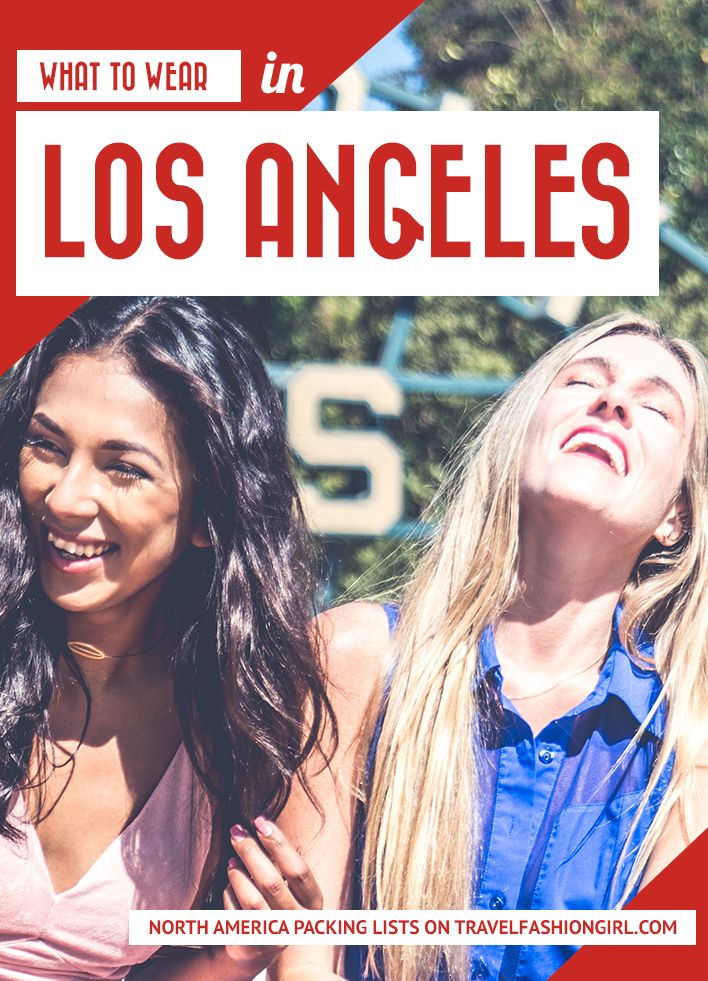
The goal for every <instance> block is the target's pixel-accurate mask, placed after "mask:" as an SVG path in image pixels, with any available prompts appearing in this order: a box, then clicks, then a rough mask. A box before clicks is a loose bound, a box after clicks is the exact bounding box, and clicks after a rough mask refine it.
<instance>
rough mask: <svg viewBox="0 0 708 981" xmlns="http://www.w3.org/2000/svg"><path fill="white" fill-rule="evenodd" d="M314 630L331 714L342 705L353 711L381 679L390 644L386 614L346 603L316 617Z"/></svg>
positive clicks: (375, 606) (380, 609)
mask: <svg viewBox="0 0 708 981" xmlns="http://www.w3.org/2000/svg"><path fill="white" fill-rule="evenodd" d="M316 629H317V633H318V642H319V645H320V647H321V649H322V652H323V658H324V663H325V670H326V672H327V677H328V681H329V687H330V697H331V698H332V702H333V704H334V706H335V710H338V709H340V707H341V703H342V701H344V702H346V703H348V704H349V707H350V708H354V705H356V703H361V702H362V701H366V699H368V697H369V695H370V694H371V693H372V691H374V689H375V688H376V686H377V684H379V683H380V681H381V679H382V677H383V672H384V670H385V661H386V654H387V653H388V649H389V644H390V636H389V625H388V618H387V616H386V611H385V610H384V608H383V607H382V606H380V605H379V604H378V603H368V602H357V603H347V604H346V605H344V606H338V607H335V608H334V609H331V610H328V611H327V612H326V613H322V614H320V616H319V617H318V618H317V623H316ZM352 703H354V704H352Z"/></svg>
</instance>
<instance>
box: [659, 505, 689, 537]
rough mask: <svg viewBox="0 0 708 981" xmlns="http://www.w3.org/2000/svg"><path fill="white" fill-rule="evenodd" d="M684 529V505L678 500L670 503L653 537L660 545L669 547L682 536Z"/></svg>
mask: <svg viewBox="0 0 708 981" xmlns="http://www.w3.org/2000/svg"><path fill="white" fill-rule="evenodd" d="M685 531H686V505H685V504H684V502H683V500H678V501H676V502H675V503H674V504H672V505H671V508H670V510H669V511H668V513H667V515H666V517H665V518H664V520H663V521H662V522H661V524H660V525H659V527H658V528H657V529H656V531H655V532H654V538H655V539H656V540H657V542H658V543H659V544H660V545H663V546H664V547H665V548H669V547H670V546H671V545H675V544H676V543H677V542H678V541H680V540H681V538H682V537H683V534H684V532H685Z"/></svg>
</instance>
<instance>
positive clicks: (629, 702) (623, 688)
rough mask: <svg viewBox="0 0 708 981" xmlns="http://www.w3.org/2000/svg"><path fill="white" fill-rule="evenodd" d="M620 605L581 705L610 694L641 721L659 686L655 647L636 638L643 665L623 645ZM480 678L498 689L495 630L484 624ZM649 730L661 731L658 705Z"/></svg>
mask: <svg viewBox="0 0 708 981" xmlns="http://www.w3.org/2000/svg"><path fill="white" fill-rule="evenodd" d="M621 618H622V607H621V605H619V604H618V605H617V607H616V608H615V612H614V615H613V618H612V637H611V640H610V647H609V650H608V652H607V660H606V661H605V663H604V665H603V668H602V672H601V674H600V677H599V679H598V683H597V685H596V686H595V689H594V690H593V691H592V692H591V694H590V695H588V698H587V699H585V700H584V701H583V703H582V707H583V708H589V707H590V706H591V705H593V704H594V705H598V704H600V703H601V702H603V701H604V700H605V699H606V698H607V697H608V696H610V695H613V696H614V697H615V698H618V699H619V700H620V701H622V702H624V704H625V705H626V706H627V708H628V709H629V711H630V712H631V713H632V715H633V716H634V718H635V719H636V721H637V722H638V723H640V724H641V723H642V722H643V721H644V719H645V718H646V717H647V715H648V714H649V712H650V711H651V708H652V706H653V705H654V703H655V701H656V699H657V696H658V694H659V690H660V682H659V678H658V675H657V674H656V671H655V670H654V668H653V667H651V666H650V663H652V662H653V657H654V647H653V645H652V644H651V643H650V642H649V641H648V640H647V639H646V638H642V637H640V638H639V642H638V645H637V646H638V648H639V651H640V653H641V654H642V656H643V657H645V658H647V660H648V662H649V663H647V665H646V666H640V665H638V664H636V663H635V662H634V661H633V660H632V658H631V657H630V656H629V654H628V652H627V651H626V649H625V648H624V647H623V645H622V643H621V641H620V638H619V624H620V620H621ZM479 654H480V672H479V674H480V679H481V678H489V677H490V676H491V678H492V679H493V681H494V684H495V686H496V687H497V689H498V688H499V687H500V686H501V683H502V673H501V667H500V665H499V658H498V656H497V651H496V647H495V646H494V631H493V629H492V627H491V626H487V627H485V629H484V630H483V631H482V635H481V637H480V638H479ZM647 729H648V731H649V732H650V733H651V734H652V735H654V736H657V737H660V736H661V735H662V733H663V729H664V724H663V710H662V707H661V706H660V707H659V709H658V710H657V711H656V712H655V713H654V715H653V717H652V719H651V722H650V723H649V725H648V726H647Z"/></svg>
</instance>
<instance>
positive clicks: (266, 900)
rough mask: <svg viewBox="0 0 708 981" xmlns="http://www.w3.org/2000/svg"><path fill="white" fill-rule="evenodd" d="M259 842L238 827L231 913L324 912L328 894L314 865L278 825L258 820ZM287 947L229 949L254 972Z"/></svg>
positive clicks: (227, 901) (228, 896) (227, 904)
mask: <svg viewBox="0 0 708 981" xmlns="http://www.w3.org/2000/svg"><path fill="white" fill-rule="evenodd" d="M253 823H254V826H255V829H256V834H257V838H255V837H253V836H252V835H250V834H249V833H248V832H247V831H246V829H245V828H242V827H241V825H239V824H236V825H234V827H233V828H231V844H232V845H233V848H234V851H235V852H236V854H235V856H234V857H233V858H231V859H230V860H229V864H228V877H229V885H228V886H227V888H226V889H225V890H224V908H225V909H227V910H316V909H322V893H321V892H320V889H319V886H318V885H317V882H316V881H315V878H314V876H313V875H312V872H311V871H310V868H309V866H308V865H307V863H306V862H305V860H304V859H303V858H302V856H301V855H300V854H299V852H297V851H296V849H295V848H294V847H293V846H292V845H291V844H290V842H289V841H288V839H287V838H286V837H285V835H284V834H283V833H282V832H281V831H280V829H279V828H278V826H277V825H276V824H274V823H273V822H272V821H269V820H268V819H267V818H265V817H259V818H256V820H255V821H254V822H253ZM285 946H287V945H286V944H278V943H274V944H268V945H263V946H261V945H258V946H255V945H254V946H251V945H245V944H243V945H240V944H233V945H228V946H226V947H225V950H224V952H225V954H226V955H227V956H228V957H229V958H230V959H231V960H233V961H234V962H236V964H238V965H239V966H240V967H248V969H249V970H251V971H253V973H254V974H257V973H259V972H260V971H262V970H264V969H265V968H266V967H268V965H269V964H270V963H271V961H273V960H274V959H275V958H276V957H277V956H278V954H279V953H280V952H281V951H282V950H283V949H284V948H285Z"/></svg>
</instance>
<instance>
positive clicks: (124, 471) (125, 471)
mask: <svg viewBox="0 0 708 981" xmlns="http://www.w3.org/2000/svg"><path fill="white" fill-rule="evenodd" d="M106 469H107V470H111V471H113V473H115V474H117V475H118V476H119V477H122V478H124V479H125V480H150V479H151V478H150V475H149V474H147V473H145V471H144V470H141V469H140V467H136V466H133V464H132V463H125V462H124V461H122V460H119V461H116V462H115V463H111V464H110V465H109V466H108V467H107V468H106Z"/></svg>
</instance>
